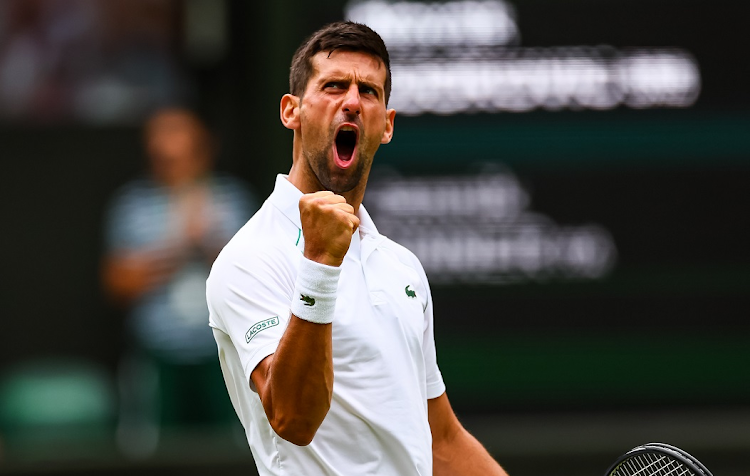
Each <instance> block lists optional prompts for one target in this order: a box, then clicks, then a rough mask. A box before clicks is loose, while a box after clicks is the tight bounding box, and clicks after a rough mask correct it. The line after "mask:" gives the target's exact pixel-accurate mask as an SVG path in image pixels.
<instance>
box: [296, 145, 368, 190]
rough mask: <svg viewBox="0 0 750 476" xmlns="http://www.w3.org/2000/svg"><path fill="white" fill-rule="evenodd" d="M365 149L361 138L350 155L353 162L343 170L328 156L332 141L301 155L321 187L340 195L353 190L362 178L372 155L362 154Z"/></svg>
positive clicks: (365, 146) (331, 149)
mask: <svg viewBox="0 0 750 476" xmlns="http://www.w3.org/2000/svg"><path fill="white" fill-rule="evenodd" d="M367 149H368V147H367V142H366V141H365V140H362V142H361V143H360V144H358V145H357V150H356V156H355V157H352V160H353V161H354V164H353V165H352V167H350V168H348V169H344V170H342V169H339V168H338V167H336V165H335V164H334V163H333V160H332V159H331V158H330V154H332V153H333V141H331V142H330V144H329V146H328V147H327V148H323V149H319V150H312V151H304V152H303V155H304V156H305V160H306V161H307V164H308V166H309V167H310V168H311V170H312V172H313V174H314V175H315V177H317V179H318V182H320V185H321V186H322V187H323V189H324V190H329V191H331V192H333V193H336V194H339V195H340V194H343V193H346V192H350V191H352V190H354V189H355V188H356V187H357V186H358V185H359V184H360V183H361V181H362V180H363V179H364V176H365V168H366V167H368V166H369V164H371V163H372V157H370V156H368V155H366V154H363V152H364V151H365V150H367Z"/></svg>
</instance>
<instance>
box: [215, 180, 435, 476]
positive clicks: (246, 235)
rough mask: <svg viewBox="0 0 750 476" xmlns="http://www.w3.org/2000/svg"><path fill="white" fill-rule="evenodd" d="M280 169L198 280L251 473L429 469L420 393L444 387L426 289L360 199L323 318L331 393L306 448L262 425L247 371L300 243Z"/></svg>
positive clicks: (291, 475)
mask: <svg viewBox="0 0 750 476" xmlns="http://www.w3.org/2000/svg"><path fill="white" fill-rule="evenodd" d="M301 196H302V193H301V192H300V191H299V190H297V188H296V187H294V185H292V184H291V183H290V182H289V181H288V180H287V179H286V177H285V176H282V175H279V176H278V177H277V179H276V187H275V189H274V191H273V193H272V194H271V196H270V197H269V198H268V200H266V202H265V203H264V204H263V206H262V207H261V209H260V210H259V211H258V212H257V213H256V214H255V216H253V218H252V219H250V221H249V222H248V223H247V224H246V225H245V226H244V227H243V228H242V229H241V230H240V231H239V232H238V233H237V234H236V235H235V237H234V238H233V239H232V240H231V241H230V242H229V244H227V246H226V247H225V248H224V250H223V251H222V252H221V254H220V255H219V257H218V258H217V259H216V262H215V263H214V265H213V269H212V271H211V275H210V276H209V278H208V282H207V299H208V308H209V311H210V318H209V323H210V325H211V327H213V328H214V336H215V337H216V342H217V344H218V347H219V360H220V362H221V367H222V370H223V372H224V378H225V381H226V384H227V389H228V391H229V395H230V397H231V400H232V404H233V405H234V408H235V410H236V411H237V414H238V416H239V418H240V420H241V421H242V424H243V425H244V427H245V432H246V435H247V439H248V443H249V444H250V448H251V450H252V453H253V457H254V458H255V462H256V464H257V466H258V472H259V473H260V475H261V476H266V475H274V476H277V475H286V476H301V475H305V476H308V475H310V476H311V475H340V476H353V475H357V476H359V475H378V476H385V475H394V476H396V475H397V476H409V475H421V476H427V475H431V474H432V436H431V433H430V427H429V423H428V421H427V400H428V399H431V398H436V397H439V396H440V395H442V393H443V392H444V391H445V385H444V383H443V379H442V376H441V374H440V370H439V369H438V366H437V362H436V358H435V341H434V338H433V319H432V298H431V296H430V289H429V285H428V283H427V277H426V276H425V273H424V270H423V269H422V266H421V264H420V263H419V260H418V259H417V257H416V256H414V254H413V253H411V252H410V251H409V250H407V249H406V248H404V247H403V246H401V245H398V244H396V243H394V242H393V241H391V240H389V239H388V238H386V237H385V236H383V235H380V234H379V233H378V231H377V229H376V228H375V225H374V224H373V222H372V219H371V218H370V216H369V215H368V214H367V211H366V210H365V208H364V206H361V207H360V209H359V218H360V226H359V229H358V232H356V233H354V235H353V236H352V242H351V245H350V247H349V251H348V252H347V254H346V257H345V259H344V262H343V264H342V270H341V276H340V278H339V287H338V296H337V300H336V311H335V318H334V321H333V328H332V332H333V372H334V384H333V399H332V402H331V408H330V410H329V411H328V414H327V415H326V417H325V420H324V421H323V423H322V424H321V426H320V428H319V429H318V432H317V433H316V434H315V437H314V438H313V440H312V443H310V444H309V445H308V446H304V447H301V446H296V445H294V444H293V443H290V442H288V441H286V440H284V439H282V438H281V437H279V436H278V435H276V433H275V432H274V431H273V429H272V428H271V426H270V424H269V423H268V419H267V418H266V414H265V412H264V410H263V405H262V403H261V401H260V398H259V397H258V394H257V393H256V392H255V391H254V389H251V387H250V385H249V380H250V374H251V373H252V371H253V370H254V369H255V367H256V366H257V365H258V363H260V361H261V360H263V359H264V358H265V357H266V356H268V355H270V354H273V353H274V352H275V351H276V347H277V346H278V343H279V339H281V336H282V334H283V333H284V330H285V329H286V326H287V324H288V322H289V316H290V314H289V307H290V303H291V300H292V294H293V290H294V282H295V279H296V275H297V270H298V267H299V261H300V258H301V256H302V251H303V249H304V243H303V237H302V231H301V224H300V217H299V199H300V197H301Z"/></svg>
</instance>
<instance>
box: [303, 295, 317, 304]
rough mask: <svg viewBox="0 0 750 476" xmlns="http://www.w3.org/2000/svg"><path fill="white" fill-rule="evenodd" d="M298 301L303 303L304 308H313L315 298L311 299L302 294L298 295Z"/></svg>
mask: <svg viewBox="0 0 750 476" xmlns="http://www.w3.org/2000/svg"><path fill="white" fill-rule="evenodd" d="M299 300H300V301H303V302H304V303H305V306H314V305H315V298H312V297H310V296H305V295H304V294H300V295H299Z"/></svg>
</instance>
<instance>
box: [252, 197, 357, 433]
mask: <svg viewBox="0 0 750 476" xmlns="http://www.w3.org/2000/svg"><path fill="white" fill-rule="evenodd" d="M300 219H301V222H302V232H303V234H304V238H305V251H304V258H305V259H307V260H310V261H311V262H313V263H308V264H307V265H306V266H302V267H301V270H300V273H304V272H305V269H308V270H309V269H314V267H315V266H316V263H317V264H319V265H326V266H328V267H340V266H341V263H342V262H343V260H344V256H345V255H346V252H347V250H348V249H349V244H350V243H351V238H352V234H353V233H354V232H355V231H356V229H357V227H358V226H359V219H358V218H357V217H356V215H354V209H353V208H352V207H351V206H350V205H348V204H347V203H346V201H345V200H344V198H343V197H341V196H340V195H334V194H333V193H331V192H325V191H324V192H317V193H313V194H309V195H304V196H303V197H302V199H301V200H300ZM304 278H306V276H300V277H298V280H297V282H298V283H300V280H301V279H302V280H304ZM329 284H330V283H329ZM333 284H334V285H335V283H333ZM297 294H300V293H298V292H297V291H295V296H293V299H300V297H301V296H297ZM311 302H312V303H313V304H311V307H312V306H314V302H315V301H314V299H313V300H312V301H311ZM307 304H310V303H309V302H307ZM331 313H332V311H331ZM304 317H306V316H303V318H300V317H298V316H297V315H295V314H294V313H292V315H291V317H290V320H289V325H288V327H287V328H286V330H285V331H284V335H283V336H282V338H281V340H280V341H279V346H278V348H277V349H276V352H275V353H274V354H272V355H270V356H268V357H266V358H265V359H264V360H263V361H261V362H260V364H258V366H257V367H256V368H255V370H253V372H252V374H251V379H252V383H253V385H255V388H256V389H257V391H258V395H259V396H260V399H261V402H262V403H263V408H264V410H265V412H266V416H267V417H268V421H269V423H270V424H271V427H272V428H273V429H274V431H275V432H276V433H277V434H278V435H279V436H281V437H282V438H284V439H285V440H287V441H290V442H292V443H294V444H296V445H307V444H309V443H310V442H311V441H312V439H313V437H314V436H315V433H316V431H317V430H318V428H319V427H320V424H321V423H323V419H324V418H325V416H326V414H327V413H328V409H329V408H330V405H331V396H332V394H333V350H332V339H331V324H330V323H316V322H310V321H308V320H305V319H304ZM330 318H331V319H332V318H333V316H332V315H331V316H330ZM308 319H309V317H308ZM323 320H326V319H323ZM329 322H330V320H329Z"/></svg>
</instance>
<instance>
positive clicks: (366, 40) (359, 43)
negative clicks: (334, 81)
mask: <svg viewBox="0 0 750 476" xmlns="http://www.w3.org/2000/svg"><path fill="white" fill-rule="evenodd" d="M334 50H344V51H359V52H363V53H368V54H370V55H372V56H374V57H376V58H379V59H380V60H381V61H382V62H383V64H384V65H385V102H386V104H388V98H389V97H390V96H391V60H390V58H389V57H388V50H387V49H386V47H385V43H384V42H383V39H382V38H381V37H380V35H378V34H377V33H375V31H373V30H372V29H371V28H370V27H368V26H367V25H363V24H361V23H354V22H351V21H339V22H335V23H330V24H328V25H326V26H324V27H323V28H321V29H320V30H318V31H316V32H315V33H313V34H312V35H311V36H310V37H309V38H307V40H305V41H304V42H303V43H302V44H301V45H300V47H299V48H297V51H296V52H295V53H294V56H293V57H292V66H291V68H290V69H289V92H291V93H292V94H294V95H295V96H300V97H301V96H302V95H303V93H304V92H305V88H307V82H308V81H309V80H310V77H311V76H312V75H313V65H312V57H313V56H315V55H316V54H318V53H319V52H321V51H327V52H329V53H330V52H332V51H334Z"/></svg>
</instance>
